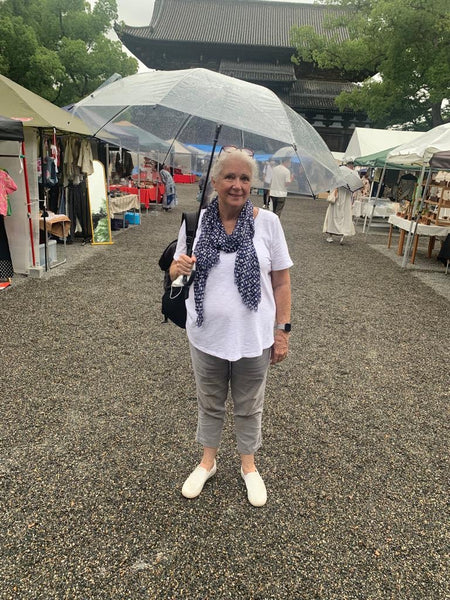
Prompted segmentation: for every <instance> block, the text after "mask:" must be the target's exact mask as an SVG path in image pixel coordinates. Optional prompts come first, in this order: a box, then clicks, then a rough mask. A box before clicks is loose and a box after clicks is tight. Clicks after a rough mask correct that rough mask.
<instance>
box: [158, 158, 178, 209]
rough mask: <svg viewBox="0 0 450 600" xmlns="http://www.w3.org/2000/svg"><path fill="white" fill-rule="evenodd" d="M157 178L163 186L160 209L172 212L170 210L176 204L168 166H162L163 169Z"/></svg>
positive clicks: (173, 183) (173, 184) (174, 189)
mask: <svg viewBox="0 0 450 600" xmlns="http://www.w3.org/2000/svg"><path fill="white" fill-rule="evenodd" d="M159 176H160V177H161V181H162V182H163V184H164V194H163V201H162V207H163V210H165V211H166V212H167V211H168V210H172V208H173V207H174V206H175V205H176V203H177V200H176V198H177V196H176V187H175V182H174V180H173V177H172V175H171V174H170V170H169V166H168V165H164V166H163V168H162V169H161V171H160V172H159Z"/></svg>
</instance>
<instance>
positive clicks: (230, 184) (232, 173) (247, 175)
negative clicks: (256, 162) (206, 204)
mask: <svg viewBox="0 0 450 600" xmlns="http://www.w3.org/2000/svg"><path fill="white" fill-rule="evenodd" d="M251 181H252V170H251V167H250V166H249V165H248V164H247V163H246V162H245V161H244V160H242V159H241V158H240V157H233V156H230V158H227V159H226V160H225V161H224V163H223V165H222V170H221V172H220V173H219V175H218V177H217V178H216V179H213V183H214V187H215V190H216V192H217V195H218V196H219V204H222V206H228V207H230V208H242V207H243V206H244V204H245V202H246V200H247V198H248V197H249V196H250V189H251Z"/></svg>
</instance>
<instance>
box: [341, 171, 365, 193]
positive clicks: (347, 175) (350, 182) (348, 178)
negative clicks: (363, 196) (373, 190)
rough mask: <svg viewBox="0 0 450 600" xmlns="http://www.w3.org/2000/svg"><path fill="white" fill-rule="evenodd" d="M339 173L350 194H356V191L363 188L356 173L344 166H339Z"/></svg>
mask: <svg viewBox="0 0 450 600" xmlns="http://www.w3.org/2000/svg"><path fill="white" fill-rule="evenodd" d="M339 171H340V172H341V175H342V177H343V178H344V181H345V187H347V188H348V189H349V190H350V191H351V192H356V190H360V189H361V188H362V187H363V185H364V184H363V182H362V180H361V178H360V176H359V175H358V173H356V171H353V170H352V169H349V168H348V167H346V166H345V165H341V166H340V167H339Z"/></svg>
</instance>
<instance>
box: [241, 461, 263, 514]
mask: <svg viewBox="0 0 450 600" xmlns="http://www.w3.org/2000/svg"><path fill="white" fill-rule="evenodd" d="M241 476H242V479H243V480H244V481H245V485H246V487H247V498H248V501H249V502H250V504H252V505H253V506H264V504H265V503H266V502H267V490H266V486H265V484H264V481H263V478H262V477H261V475H260V474H259V473H258V471H253V472H252V473H247V475H244V471H243V470H242V467H241Z"/></svg>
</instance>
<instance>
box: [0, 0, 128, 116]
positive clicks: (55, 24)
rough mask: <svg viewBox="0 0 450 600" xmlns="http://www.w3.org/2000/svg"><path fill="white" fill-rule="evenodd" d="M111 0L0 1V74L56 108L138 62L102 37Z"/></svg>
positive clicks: (113, 9) (112, 11) (113, 8)
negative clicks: (91, 4) (93, 1)
mask: <svg viewBox="0 0 450 600" xmlns="http://www.w3.org/2000/svg"><path fill="white" fill-rule="evenodd" d="M117 16H118V15H117V2H116V0H97V2H96V4H95V5H94V7H93V8H91V6H90V4H89V3H88V2H85V1H84V0H3V1H1V0H0V73H1V74H2V75H5V76H6V77H9V78H10V79H12V80H13V81H15V82H16V83H19V84H20V85H23V86H24V87H26V88H28V89H29V90H31V91H33V92H35V93H36V94H39V95H40V96H42V97H44V98H46V99H47V100H50V102H53V103H55V104H57V105H58V106H64V105H66V104H70V103H73V102H77V101H78V100H80V99H81V98H84V97H85V96H87V95H88V94H89V93H90V92H92V91H93V90H95V89H96V88H97V87H98V86H99V85H101V84H102V83H103V82H104V81H106V79H108V77H110V76H111V75H112V74H113V73H119V74H120V75H122V76H124V77H125V76H127V75H132V74H133V73H136V72H137V70H138V62H137V60H136V59H135V58H132V57H129V56H127V55H126V54H125V52H123V50H122V44H121V43H120V42H119V41H117V42H114V41H112V40H110V39H109V38H108V37H107V34H108V32H109V31H110V30H111V27H112V23H113V22H114V20H115V19H117Z"/></svg>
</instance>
